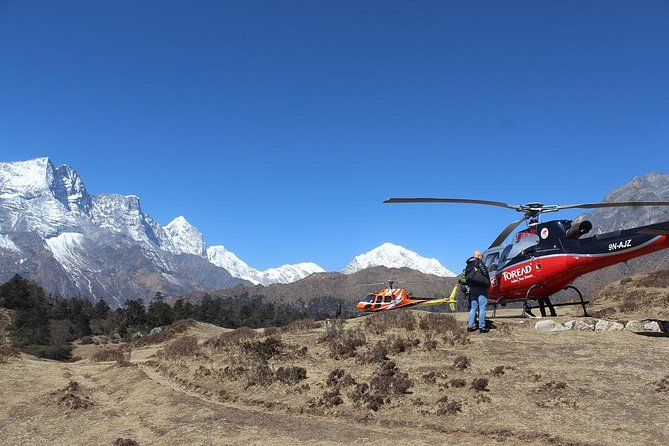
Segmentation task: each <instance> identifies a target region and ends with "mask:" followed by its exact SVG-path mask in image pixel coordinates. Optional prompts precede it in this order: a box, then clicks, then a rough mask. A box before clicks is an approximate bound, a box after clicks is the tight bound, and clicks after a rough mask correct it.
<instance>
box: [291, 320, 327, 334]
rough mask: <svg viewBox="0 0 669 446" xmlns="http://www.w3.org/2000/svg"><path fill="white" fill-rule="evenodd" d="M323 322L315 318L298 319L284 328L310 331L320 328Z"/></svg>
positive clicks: (295, 330)
mask: <svg viewBox="0 0 669 446" xmlns="http://www.w3.org/2000/svg"><path fill="white" fill-rule="evenodd" d="M322 325H323V324H322V323H321V322H316V321H314V320H313V319H308V318H307V319H298V320H296V321H293V322H291V323H290V324H288V325H286V326H285V327H284V329H285V330H286V331H289V332H300V331H309V330H314V329H316V328H320V327H321V326H322Z"/></svg>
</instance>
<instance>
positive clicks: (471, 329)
mask: <svg viewBox="0 0 669 446" xmlns="http://www.w3.org/2000/svg"><path fill="white" fill-rule="evenodd" d="M467 331H468V332H469V333H471V332H472V331H476V328H474V327H467Z"/></svg>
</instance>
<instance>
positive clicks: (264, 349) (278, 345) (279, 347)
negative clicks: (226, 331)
mask: <svg viewBox="0 0 669 446" xmlns="http://www.w3.org/2000/svg"><path fill="white" fill-rule="evenodd" d="M284 347H285V344H284V343H283V341H281V339H279V338H275V337H269V338H267V339H265V340H264V341H246V342H244V343H243V344H242V348H243V350H245V351H246V353H248V354H250V355H251V356H255V357H256V358H258V359H260V360H262V361H268V360H270V359H271V358H274V357H276V356H279V355H280V354H281V352H282V351H283V348H284Z"/></svg>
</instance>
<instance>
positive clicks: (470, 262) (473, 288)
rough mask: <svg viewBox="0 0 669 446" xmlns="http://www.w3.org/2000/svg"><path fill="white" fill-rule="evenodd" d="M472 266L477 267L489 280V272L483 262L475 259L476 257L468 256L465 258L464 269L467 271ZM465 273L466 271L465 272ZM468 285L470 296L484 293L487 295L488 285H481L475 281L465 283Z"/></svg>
mask: <svg viewBox="0 0 669 446" xmlns="http://www.w3.org/2000/svg"><path fill="white" fill-rule="evenodd" d="M472 268H478V269H479V270H481V272H482V273H483V275H485V276H486V277H487V278H488V280H490V274H489V273H488V268H486V266H485V264H484V263H483V262H482V261H481V260H479V259H477V258H476V257H470V258H468V259H467V266H466V267H465V271H466V272H467V271H469V270H470V269H472ZM465 274H466V273H465ZM467 284H468V285H469V295H470V296H472V297H475V296H480V295H484V296H486V297H488V287H487V286H481V285H478V284H475V283H467Z"/></svg>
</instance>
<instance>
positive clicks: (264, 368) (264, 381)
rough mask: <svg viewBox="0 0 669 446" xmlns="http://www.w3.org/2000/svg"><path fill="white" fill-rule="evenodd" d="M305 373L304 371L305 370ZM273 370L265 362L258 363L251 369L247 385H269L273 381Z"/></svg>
mask: <svg viewBox="0 0 669 446" xmlns="http://www.w3.org/2000/svg"><path fill="white" fill-rule="evenodd" d="M305 373H306V371H305ZM274 378H275V377H274V372H272V369H271V367H270V366H269V364H267V363H266V362H262V363H258V364H256V365H255V367H253V368H252V369H251V373H250V374H249V375H248V380H247V382H246V385H247V387H251V386H269V385H270V384H272V383H273V382H274Z"/></svg>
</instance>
